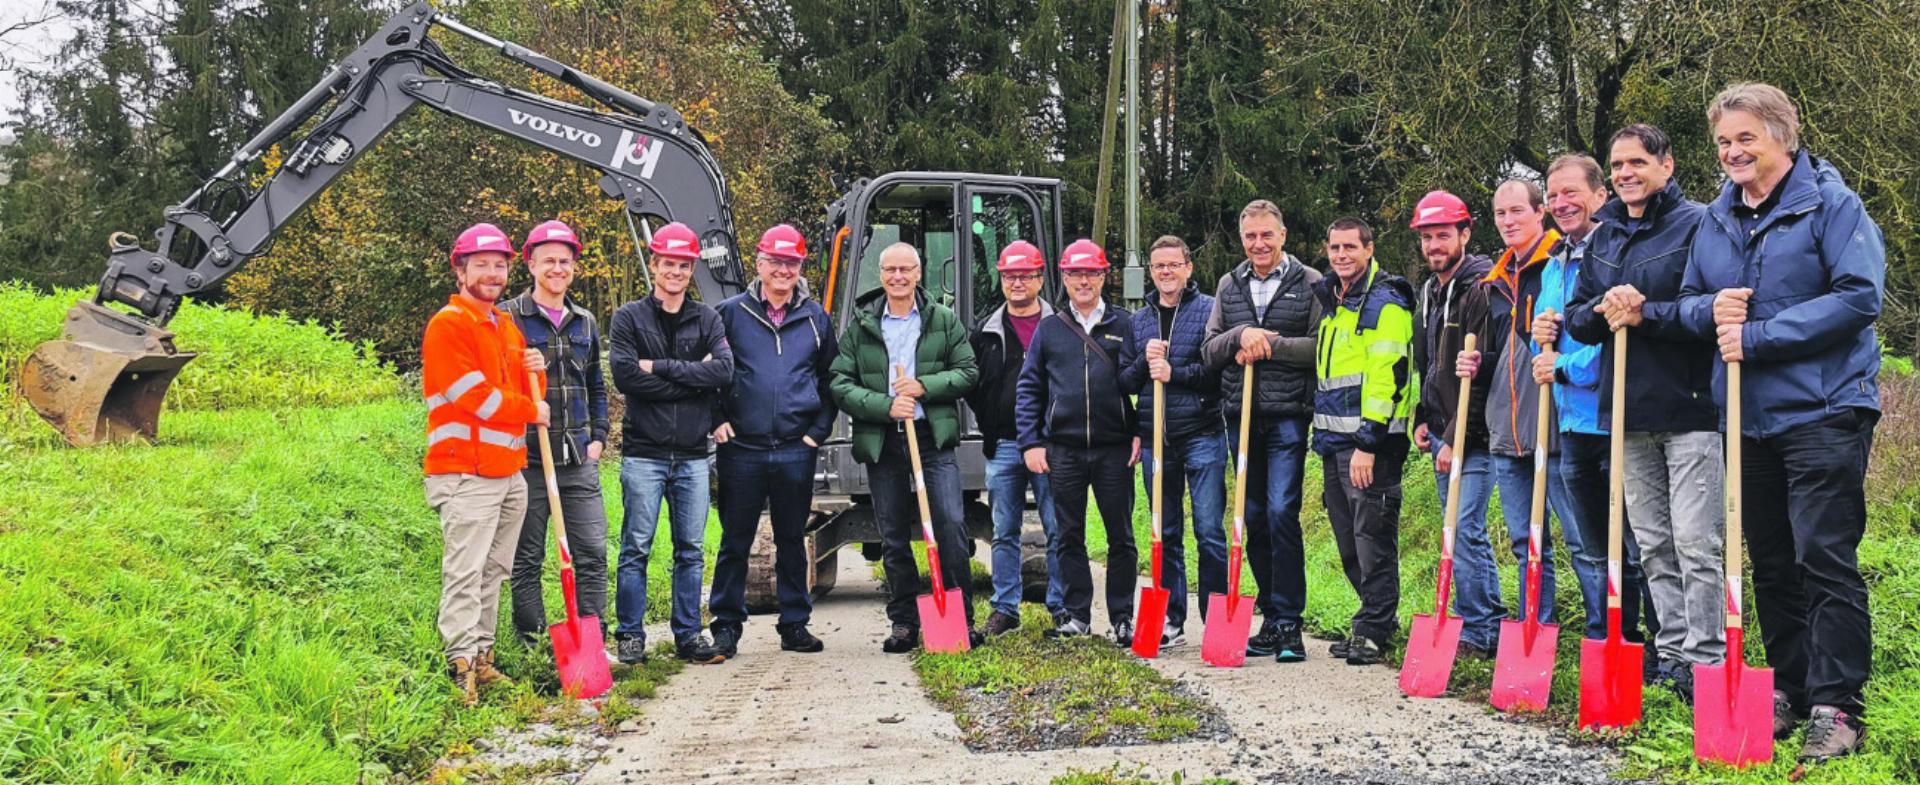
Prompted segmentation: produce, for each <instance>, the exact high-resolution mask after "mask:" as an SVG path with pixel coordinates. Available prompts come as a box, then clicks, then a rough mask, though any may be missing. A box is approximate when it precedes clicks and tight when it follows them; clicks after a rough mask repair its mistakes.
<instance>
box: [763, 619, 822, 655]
mask: <svg viewBox="0 0 1920 785" xmlns="http://www.w3.org/2000/svg"><path fill="white" fill-rule="evenodd" d="M774 629H775V630H777V631H779V633H780V650H781V651H797V652H800V653H802V654H813V653H815V652H818V651H821V650H823V649H825V648H827V644H825V643H821V642H820V639H819V638H815V637H813V633H811V632H807V623H806V622H803V621H802V622H794V623H792V624H781V625H776V626H775V627H774Z"/></svg>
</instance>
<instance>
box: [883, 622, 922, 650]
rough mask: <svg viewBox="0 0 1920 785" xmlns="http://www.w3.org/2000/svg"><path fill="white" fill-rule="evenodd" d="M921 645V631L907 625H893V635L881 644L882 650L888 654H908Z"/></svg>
mask: <svg viewBox="0 0 1920 785" xmlns="http://www.w3.org/2000/svg"><path fill="white" fill-rule="evenodd" d="M919 645H920V630H918V629H916V628H913V627H909V626H907V625H905V624H895V625H893V634H892V635H888V636H887V639H886V640H884V641H881V642H880V650H881V651H884V652H886V653H888V654H906V653H907V652H910V651H913V648H914V647H915V646H919Z"/></svg>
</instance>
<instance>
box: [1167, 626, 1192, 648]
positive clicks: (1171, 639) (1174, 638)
mask: <svg viewBox="0 0 1920 785" xmlns="http://www.w3.org/2000/svg"><path fill="white" fill-rule="evenodd" d="M1186 643H1187V633H1186V631H1185V630H1182V629H1180V625H1178V624H1169V625H1167V628H1166V629H1165V630H1163V631H1161V633H1160V648H1162V649H1171V648H1173V647H1175V646H1185V645H1186Z"/></svg>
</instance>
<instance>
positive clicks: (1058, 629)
mask: <svg viewBox="0 0 1920 785" xmlns="http://www.w3.org/2000/svg"><path fill="white" fill-rule="evenodd" d="M1090 632H1093V629H1092V628H1091V627H1089V626H1087V623H1086V622H1084V621H1081V620H1079V619H1075V618H1073V617H1067V618H1065V619H1062V620H1061V621H1060V622H1059V623H1058V624H1057V625H1055V626H1054V628H1053V629H1051V630H1047V631H1046V632H1043V633H1040V634H1041V635H1042V636H1043V637H1046V638H1049V639H1053V640H1059V639H1061V638H1077V637H1079V636H1082V635H1086V634H1087V633H1090Z"/></svg>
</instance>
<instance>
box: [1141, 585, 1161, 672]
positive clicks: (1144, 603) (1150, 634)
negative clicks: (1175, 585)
mask: <svg viewBox="0 0 1920 785" xmlns="http://www.w3.org/2000/svg"><path fill="white" fill-rule="evenodd" d="M1167 596H1168V595H1167V590H1166V589H1156V588H1153V587H1152V586H1143V587H1141V588H1140V602H1139V603H1137V604H1135V605H1134V609H1135V610H1134V619H1133V653H1134V655H1135V656H1138V657H1141V658H1144V659H1149V660H1150V659H1153V658H1155V657H1158V656H1160V634H1161V633H1163V632H1165V631H1166V629H1167Z"/></svg>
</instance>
